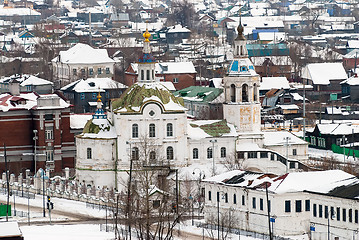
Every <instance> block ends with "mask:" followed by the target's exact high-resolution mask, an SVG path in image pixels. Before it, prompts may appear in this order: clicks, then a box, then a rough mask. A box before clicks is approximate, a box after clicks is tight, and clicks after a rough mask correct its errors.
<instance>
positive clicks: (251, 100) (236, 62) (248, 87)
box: [223, 21, 261, 133]
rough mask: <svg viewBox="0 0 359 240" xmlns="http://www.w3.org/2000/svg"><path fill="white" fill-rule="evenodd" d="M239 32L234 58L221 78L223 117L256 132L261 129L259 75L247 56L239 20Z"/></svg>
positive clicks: (240, 126) (241, 127)
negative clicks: (223, 99) (223, 95)
mask: <svg viewBox="0 0 359 240" xmlns="http://www.w3.org/2000/svg"><path fill="white" fill-rule="evenodd" d="M237 30H238V36H237V38H236V39H235V40H234V44H233V60H232V62H231V63H230V65H229V68H228V70H227V73H226V75H225V77H224V78H223V83H224V91H225V103H224V104H223V115H224V118H225V119H226V120H227V121H228V122H230V123H232V124H234V125H235V126H236V127H237V131H238V132H250V133H257V132H260V130H261V120H260V114H261V112H260V110H261V104H260V101H259V83H260V76H259V75H258V74H257V73H256V71H255V69H254V66H253V63H252V62H251V60H249V58H248V51H247V47H246V43H247V41H246V38H245V37H244V35H243V30H244V29H243V26H242V23H241V21H240V23H239V26H238V27H237Z"/></svg>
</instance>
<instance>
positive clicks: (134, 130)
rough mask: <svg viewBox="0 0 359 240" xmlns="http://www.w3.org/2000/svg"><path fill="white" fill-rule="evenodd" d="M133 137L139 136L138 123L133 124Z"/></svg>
mask: <svg viewBox="0 0 359 240" xmlns="http://www.w3.org/2000/svg"><path fill="white" fill-rule="evenodd" d="M132 138H138V124H136V123H135V124H132Z"/></svg>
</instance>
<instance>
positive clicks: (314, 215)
mask: <svg viewBox="0 0 359 240" xmlns="http://www.w3.org/2000/svg"><path fill="white" fill-rule="evenodd" d="M316 216H317V204H313V217H316Z"/></svg>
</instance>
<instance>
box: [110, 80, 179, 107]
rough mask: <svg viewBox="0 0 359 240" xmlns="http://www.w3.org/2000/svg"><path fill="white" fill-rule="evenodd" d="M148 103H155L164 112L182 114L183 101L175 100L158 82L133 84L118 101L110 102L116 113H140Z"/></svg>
mask: <svg viewBox="0 0 359 240" xmlns="http://www.w3.org/2000/svg"><path fill="white" fill-rule="evenodd" d="M149 102H155V103H157V104H159V105H161V107H162V108H163V109H162V110H163V111H164V112H184V111H186V108H185V107H183V99H182V98H176V97H175V96H174V95H173V94H172V93H171V92H170V91H169V90H168V89H167V88H166V87H165V86H164V85H162V84H161V83H160V82H151V83H135V84H133V85H132V86H131V87H130V88H128V89H127V90H126V91H125V92H124V93H123V94H122V95H121V97H120V98H119V99H116V100H114V101H113V102H112V107H113V109H114V111H115V112H117V113H140V112H141V111H142V107H143V106H144V105H146V104H147V103H149Z"/></svg>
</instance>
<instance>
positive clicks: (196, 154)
mask: <svg viewBox="0 0 359 240" xmlns="http://www.w3.org/2000/svg"><path fill="white" fill-rule="evenodd" d="M193 159H198V148H193Z"/></svg>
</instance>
